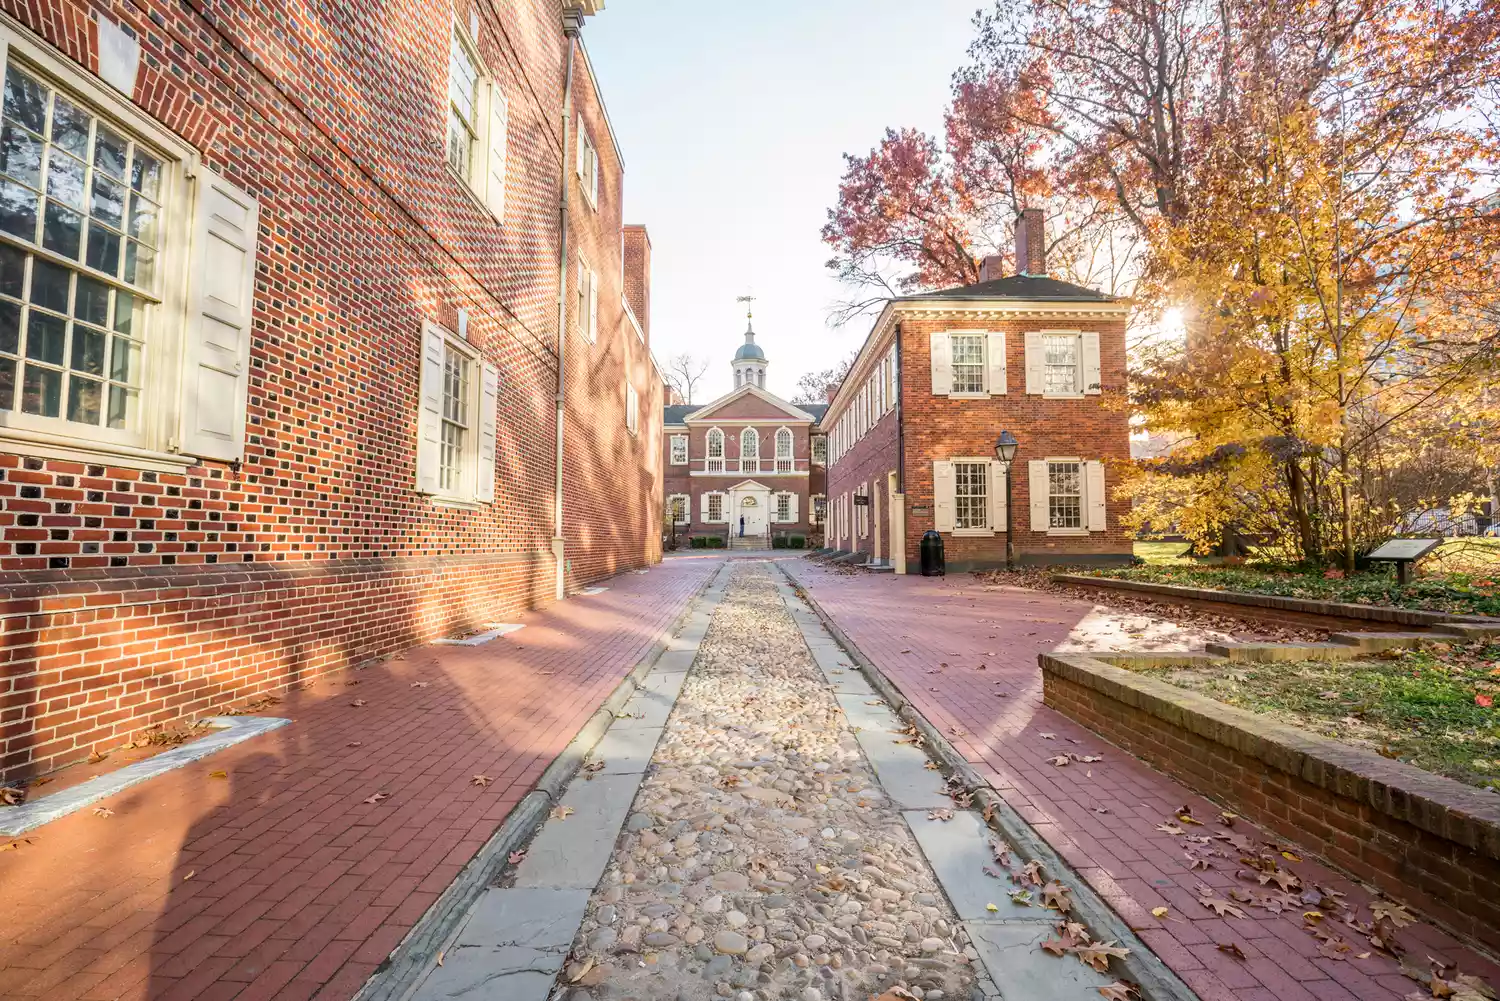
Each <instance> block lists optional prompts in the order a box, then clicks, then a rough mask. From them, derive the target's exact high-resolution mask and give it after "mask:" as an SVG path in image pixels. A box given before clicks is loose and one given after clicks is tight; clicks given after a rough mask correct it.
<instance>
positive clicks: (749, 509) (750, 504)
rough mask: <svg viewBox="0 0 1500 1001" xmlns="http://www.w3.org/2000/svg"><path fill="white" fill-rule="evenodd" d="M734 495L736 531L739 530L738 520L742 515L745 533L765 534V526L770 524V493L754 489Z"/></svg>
mask: <svg viewBox="0 0 1500 1001" xmlns="http://www.w3.org/2000/svg"><path fill="white" fill-rule="evenodd" d="M736 497H737V500H736V501H735V504H736V507H735V511H736V512H737V514H736V517H735V531H736V533H738V532H739V520H740V518H741V517H743V518H744V519H745V534H746V535H765V534H766V528H767V527H768V525H769V524H770V509H769V505H770V503H771V495H770V494H769V493H762V492H760V491H755V492H746V493H743V494H737V495H736Z"/></svg>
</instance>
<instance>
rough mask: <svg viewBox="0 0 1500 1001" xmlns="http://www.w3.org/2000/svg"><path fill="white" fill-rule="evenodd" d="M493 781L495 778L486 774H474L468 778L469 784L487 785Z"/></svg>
mask: <svg viewBox="0 0 1500 1001" xmlns="http://www.w3.org/2000/svg"><path fill="white" fill-rule="evenodd" d="M493 781H495V780H494V779H492V778H490V777H489V776H488V775H476V776H474V777H473V778H472V779H470V780H469V785H471V786H487V785H489V784H490V783H491V782H493Z"/></svg>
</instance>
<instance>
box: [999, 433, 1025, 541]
mask: <svg viewBox="0 0 1500 1001" xmlns="http://www.w3.org/2000/svg"><path fill="white" fill-rule="evenodd" d="M1020 447H1021V443H1020V442H1018V441H1016V436H1015V435H1013V434H1011V433H1010V432H1009V431H1001V432H1000V437H999V438H996V439H995V458H996V459H999V460H1000V470H1001V472H1003V473H1004V474H1005V569H1007V570H1014V569H1015V568H1016V548H1015V546H1013V545H1011V541H1010V523H1011V520H1012V518H1013V516H1014V513H1013V512H1012V511H1011V509H1010V464H1011V463H1012V462H1015V461H1016V450H1017V449H1018V448H1020Z"/></svg>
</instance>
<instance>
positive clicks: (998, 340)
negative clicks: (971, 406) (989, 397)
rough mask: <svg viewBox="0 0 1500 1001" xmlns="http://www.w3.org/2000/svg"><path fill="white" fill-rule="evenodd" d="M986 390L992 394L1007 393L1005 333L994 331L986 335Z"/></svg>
mask: <svg viewBox="0 0 1500 1001" xmlns="http://www.w3.org/2000/svg"><path fill="white" fill-rule="evenodd" d="M984 348H985V352H984V360H985V365H986V368H985V390H986V392H989V393H992V394H997V395H998V394H1003V393H1004V392H1005V331H1003V330H992V331H990V332H989V333H988V334H986V335H985V345H984Z"/></svg>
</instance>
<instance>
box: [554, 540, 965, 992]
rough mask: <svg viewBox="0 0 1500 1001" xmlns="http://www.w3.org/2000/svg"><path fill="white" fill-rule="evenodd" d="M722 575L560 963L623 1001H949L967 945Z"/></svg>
mask: <svg viewBox="0 0 1500 1001" xmlns="http://www.w3.org/2000/svg"><path fill="white" fill-rule="evenodd" d="M731 572H732V578H731V580H730V583H729V586H728V589H727V591H726V593H725V595H724V598H723V600H722V601H721V602H720V604H719V607H718V609H717V611H716V612H715V614H714V617H713V621H712V622H711V624H710V627H709V630H708V634H707V636H706V637H705V639H704V641H703V643H702V645H701V646H700V648H699V652H698V657H697V660H696V661H695V663H694V665H693V668H692V670H691V671H690V673H689V675H688V677H687V680H686V683H685V684H684V685H683V688H682V692H681V694H680V695H679V697H678V700H677V704H676V706H675V707H674V708H673V711H672V714H671V716H670V717H669V718H668V720H667V724H666V727H665V729H664V730H663V733H662V737H661V740H660V741H659V742H658V744H657V746H656V750H655V753H654V754H653V756H652V760H651V766H650V768H649V770H648V771H647V773H646V776H645V779H644V781H643V782H642V785H641V788H640V791H639V792H638V794H637V796H636V801H635V805H634V809H633V811H632V813H631V814H630V816H629V818H628V820H627V822H626V825H625V831H624V833H623V834H622V836H621V838H620V841H619V844H618V845H617V846H616V848H615V852H614V854H613V856H612V858H611V862H610V865H609V867H608V869H607V870H606V872H605V875H604V878H603V880H602V881H601V883H600V886H599V888H598V890H597V891H596V892H595V894H594V896H593V899H592V900H591V901H590V904H589V911H588V914H587V916H586V917H585V920H584V923H583V926H582V928H581V929H580V931H579V937H578V939H577V940H576V941H575V943H574V949H573V954H572V958H573V960H574V961H575V962H583V961H586V960H588V959H592V960H593V961H594V963H595V964H596V965H595V967H594V969H593V970H592V971H591V973H590V980H591V981H594V982H596V983H597V984H598V986H597V988H596V989H595V993H598V994H599V996H600V997H603V996H605V995H606V994H607V995H608V997H609V998H621V999H624V998H632V999H639V1001H720V999H738V998H741V997H743V998H746V999H749V1001H841V999H845V998H866V997H870V996H872V995H879V994H881V993H883V992H885V991H887V990H889V989H890V988H892V987H896V986H901V987H905V988H907V989H908V990H910V991H911V992H912V993H913V995H915V996H918V997H921V996H923V995H925V996H927V997H933V996H936V997H945V996H946V997H948V998H960V997H967V996H968V995H969V993H970V992H971V990H972V987H973V983H974V976H973V971H972V969H971V967H970V965H969V960H968V959H967V958H966V957H965V956H964V955H963V953H962V950H963V949H964V947H965V946H967V945H968V942H967V940H966V939H963V937H962V932H961V930H960V931H957V932H956V934H955V929H958V924H957V920H956V919H955V917H954V915H953V913H952V911H951V910H950V909H949V907H948V905H947V903H946V901H945V900H944V898H943V896H942V894H941V893H940V892H939V890H938V887H937V883H936V880H935V879H934V878H933V876H932V874H931V873H930V871H929V870H928V868H927V864H926V862H925V860H923V858H922V857H921V854H920V853H919V851H918V850H917V847H916V844H915V841H914V839H913V838H912V837H911V834H910V832H909V831H908V830H907V829H906V827H905V824H904V822H903V821H902V819H901V816H900V814H899V813H898V812H897V811H896V810H895V809H894V807H892V806H891V804H890V803H889V801H888V800H887V798H886V797H885V796H884V795H883V794H882V792H881V790H880V788H879V786H878V785H877V784H876V782H875V779H874V775H873V773H872V771H871V770H870V768H869V766H868V764H867V763H866V762H865V760H864V756H863V754H862V753H861V751H860V749H859V745H858V744H857V743H856V742H855V740H854V735H853V733H852V732H851V731H850V729H849V727H848V725H847V723H846V721H845V720H844V717H843V714H842V711H841V710H840V708H839V706H838V703H837V701H836V700H835V699H834V698H833V695H832V693H831V692H830V691H829V689H828V685H827V683H826V682H825V681H824V679H823V677H822V675H821V674H820V673H819V672H818V670H817V668H816V666H815V664H814V663H813V661H812V658H811V655H810V654H809V653H808V650H807V646H806V644H805V642H804V641H803V639H802V634H801V631H800V629H799V628H798V627H797V624H796V622H795V621H793V619H792V617H791V615H790V614H789V613H788V611H787V609H786V606H785V605H784V604H783V602H782V599H781V595H780V593H779V592H778V590H777V588H776V586H775V581H774V579H773V577H772V574H773V573H775V571H774V570H772V569H771V568H770V567H768V566H767V565H766V564H764V563H760V562H751V561H743V562H737V563H734V564H732V571H731ZM919 992H920V993H919Z"/></svg>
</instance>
